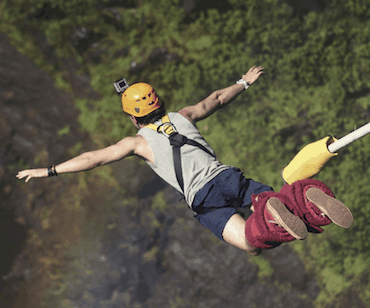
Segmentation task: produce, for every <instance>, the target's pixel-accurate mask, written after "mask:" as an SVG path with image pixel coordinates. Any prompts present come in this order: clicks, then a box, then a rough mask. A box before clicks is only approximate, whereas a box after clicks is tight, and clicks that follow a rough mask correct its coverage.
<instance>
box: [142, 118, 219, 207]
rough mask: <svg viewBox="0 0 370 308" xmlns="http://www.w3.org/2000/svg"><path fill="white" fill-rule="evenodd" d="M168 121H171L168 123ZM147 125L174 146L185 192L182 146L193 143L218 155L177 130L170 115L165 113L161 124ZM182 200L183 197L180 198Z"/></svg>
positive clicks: (177, 168) (175, 165)
mask: <svg viewBox="0 0 370 308" xmlns="http://www.w3.org/2000/svg"><path fill="white" fill-rule="evenodd" d="M166 123H169V124H168V125H166ZM145 127H148V128H150V129H152V130H154V131H156V132H158V133H163V134H164V135H165V136H166V137H167V138H168V139H169V141H170V144H171V146H172V152H173V163H174V167H175V173H176V179H177V182H178V183H179V185H180V187H181V190H182V191H183V192H184V179H183V177H182V166H181V152H180V148H181V147H182V146H183V145H184V144H188V145H192V146H195V147H198V148H200V149H201V150H203V151H204V152H206V153H207V154H209V155H211V156H213V157H216V156H215V155H213V154H212V153H211V152H210V151H209V150H208V149H207V148H206V147H204V146H203V145H201V144H200V143H199V142H197V141H195V140H192V139H188V138H186V136H184V135H181V134H179V133H178V132H177V130H176V128H175V126H174V125H173V124H172V123H171V121H170V119H169V117H168V115H165V116H164V117H163V118H162V124H161V125H155V124H152V123H151V124H148V125H146V126H145ZM180 200H181V199H180Z"/></svg>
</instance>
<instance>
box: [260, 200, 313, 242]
mask: <svg viewBox="0 0 370 308" xmlns="http://www.w3.org/2000/svg"><path fill="white" fill-rule="evenodd" d="M266 208H267V210H268V211H269V212H270V214H271V215H272V217H273V218H274V220H275V221H276V222H277V223H278V224H279V225H281V226H282V227H283V228H284V229H285V230H286V231H287V232H288V233H289V234H290V235H292V236H294V237H295V238H296V239H299V240H304V239H305V238H306V237H307V236H308V231H307V228H306V225H305V223H304V222H303V221H302V220H301V219H300V218H299V217H297V216H295V215H294V214H292V213H291V212H290V211H289V210H288V209H287V208H286V206H285V205H284V203H282V202H281V201H280V200H279V199H277V198H270V199H268V200H267V202H266Z"/></svg>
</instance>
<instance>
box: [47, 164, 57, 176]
mask: <svg viewBox="0 0 370 308" xmlns="http://www.w3.org/2000/svg"><path fill="white" fill-rule="evenodd" d="M53 169H54V170H53ZM48 176H49V177H50V176H58V173H57V172H56V170H55V165H53V166H50V167H49V168H48Z"/></svg>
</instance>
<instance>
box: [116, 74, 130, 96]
mask: <svg viewBox="0 0 370 308" xmlns="http://www.w3.org/2000/svg"><path fill="white" fill-rule="evenodd" d="M113 86H114V88H115V89H116V92H117V95H120V94H122V93H123V92H125V90H126V89H127V88H128V87H129V86H130V85H129V84H128V82H127V81H126V79H125V78H121V79H118V80H117V81H116V82H115V83H114V84H113Z"/></svg>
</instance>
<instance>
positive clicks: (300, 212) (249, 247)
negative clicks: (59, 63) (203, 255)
mask: <svg viewBox="0 0 370 308" xmlns="http://www.w3.org/2000/svg"><path fill="white" fill-rule="evenodd" d="M263 69H264V68H263V67H261V66H258V67H256V66H253V67H251V68H250V69H249V71H248V72H247V73H246V74H245V75H243V76H242V79H240V80H239V81H237V83H236V84H234V85H232V86H230V87H228V88H225V89H221V90H217V91H215V92H213V93H212V94H211V95H210V96H208V97H207V98H206V99H205V100H203V101H201V102H200V103H198V104H196V105H193V106H187V107H185V108H183V109H181V110H180V111H179V112H177V113H174V112H173V113H169V114H168V115H167V117H166V110H165V109H164V104H163V102H161V101H160V99H159V98H158V96H157V94H156V92H155V91H154V89H153V88H152V87H151V86H150V85H148V84H145V83H137V84H133V85H131V86H130V87H129V88H128V89H126V90H124V92H123V93H122V97H121V101H122V109H123V111H124V112H126V113H128V114H129V115H130V119H131V121H132V123H133V124H134V125H135V126H136V128H138V130H139V131H138V133H137V135H136V136H135V137H126V138H124V139H122V140H121V141H119V142H118V143H116V144H114V145H111V146H109V147H107V148H105V149H101V150H97V151H91V152H86V153H83V154H81V155H79V156H77V157H75V158H73V159H71V160H69V161H66V162H64V163H62V164H59V165H57V166H52V167H49V168H41V169H30V170H24V171H20V172H19V173H18V175H17V177H18V178H19V179H22V178H24V177H27V178H26V182H28V181H29V180H30V179H31V178H36V177H47V176H53V175H57V174H59V173H68V172H78V171H84V170H89V169H92V168H95V167H97V166H101V165H105V164H109V163H111V162H114V161H118V160H121V159H123V158H125V157H128V156H131V155H136V156H138V157H140V158H142V159H144V160H145V161H146V162H147V163H148V165H149V166H150V167H151V168H152V169H153V170H154V171H155V172H156V173H157V174H158V175H159V176H160V177H161V178H163V179H164V180H165V181H166V182H167V183H169V184H170V185H171V186H173V187H174V188H175V189H177V190H178V191H179V192H180V193H182V194H183V195H184V198H185V200H186V202H187V203H188V205H189V206H190V208H191V209H192V210H193V211H194V212H195V213H196V215H195V216H194V217H195V218H196V219H197V220H198V221H199V222H200V223H201V224H202V225H203V226H205V227H206V228H208V229H210V230H211V231H212V232H213V233H214V234H215V235H216V236H217V237H218V238H220V239H221V240H224V241H226V242H227V243H229V244H231V245H233V246H235V247H237V248H239V249H241V250H243V251H246V252H248V253H249V254H250V255H253V256H256V255H259V254H260V253H261V250H262V249H270V248H274V247H277V246H279V245H280V244H281V243H284V242H290V241H293V240H295V239H304V238H306V237H307V231H310V232H322V231H323V230H322V229H321V228H320V226H324V225H327V224H329V223H331V222H334V223H336V224H337V225H340V226H342V227H345V228H349V227H350V226H351V224H352V221H353V217H352V214H351V212H350V211H349V209H348V208H347V207H346V206H345V205H344V204H343V203H341V202H340V201H338V200H337V199H335V198H334V194H333V193H332V192H331V191H330V189H329V188H328V187H327V186H326V185H325V184H323V183H321V182H319V181H316V180H310V179H308V180H301V181H297V182H295V183H293V184H292V185H284V186H283V188H282V189H281V191H280V192H279V193H276V192H274V191H273V189H272V188H271V187H269V186H267V185H264V184H262V183H258V182H256V181H253V180H252V179H246V178H245V177H244V176H243V173H242V172H241V171H240V170H239V169H237V168H235V167H232V166H227V165H224V164H222V163H221V162H219V161H218V160H217V158H216V157H215V154H214V151H213V149H212V148H211V147H210V145H209V144H208V143H207V142H206V141H205V140H204V139H203V137H202V136H201V135H200V133H199V131H198V129H197V127H196V123H197V122H198V121H200V120H202V119H205V118H207V117H208V116H210V115H212V114H213V113H214V112H215V111H216V110H218V109H219V108H222V107H224V106H227V105H228V104H230V103H231V102H232V101H233V100H234V99H235V98H236V97H237V96H238V95H239V94H240V93H241V92H242V91H243V90H245V89H247V88H248V87H249V86H251V85H253V84H254V83H255V82H256V80H257V79H258V78H259V77H260V76H261V74H263ZM168 122H169V123H170V124H166V123H168ZM183 136H186V137H187V138H185V137H183ZM172 137H175V138H172ZM177 137H180V139H179V138H177ZM176 138H177V141H176V142H175V141H174V139H176ZM176 151H177V153H176ZM240 208H242V209H244V211H247V216H248V219H247V221H245V220H244V219H243V217H242V216H241V215H240V214H238V209H240Z"/></svg>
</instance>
